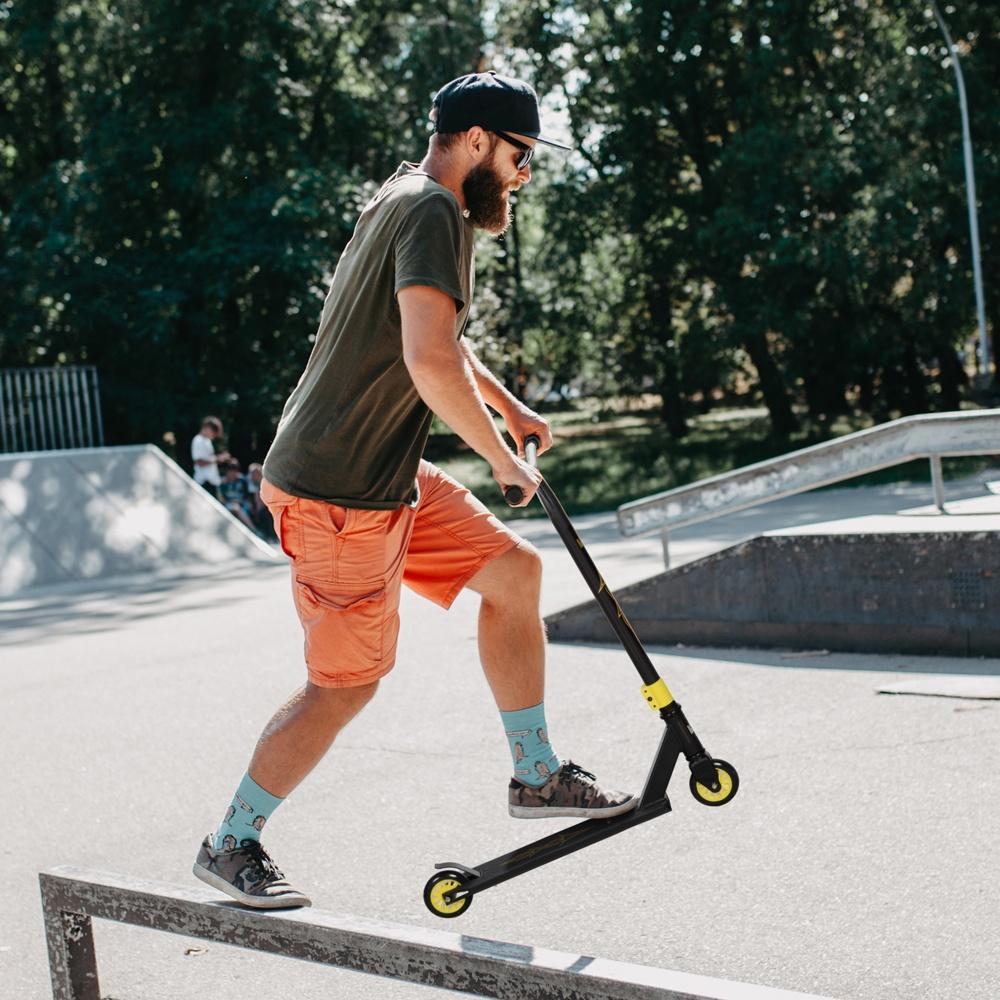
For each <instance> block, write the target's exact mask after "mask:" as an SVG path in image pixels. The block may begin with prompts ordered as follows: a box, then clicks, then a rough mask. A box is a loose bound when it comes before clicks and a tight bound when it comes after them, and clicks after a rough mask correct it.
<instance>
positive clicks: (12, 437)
mask: <svg viewBox="0 0 1000 1000" xmlns="http://www.w3.org/2000/svg"><path fill="white" fill-rule="evenodd" d="M103 444H104V424H103V421H102V420H101V396H100V389H99V387H98V381H97V369H96V368H94V366H93V365H65V366H58V367H55V368H7V369H4V370H2V371H0V452H19V451H55V450H57V449H62V448H100V447H101V446H102V445H103Z"/></svg>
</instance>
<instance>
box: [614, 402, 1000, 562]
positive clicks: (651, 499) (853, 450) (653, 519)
mask: <svg viewBox="0 0 1000 1000" xmlns="http://www.w3.org/2000/svg"><path fill="white" fill-rule="evenodd" d="M993 454H1000V409H995V410H965V411H960V412H959V411H953V412H948V413H926V414H919V415H917V416H912V417H903V418H901V419H900V420H892V421H889V422H888V423H885V424H879V425H877V426H875V427H869V428H868V429H867V430H863V431H856V432H855V433H853V434H845V435H844V436H843V437H839V438H834V439H833V440H832V441H824V442H823V443H822V444H817V445H813V446H812V447H810V448H802V449H800V450H799V451H793V452H789V453H788V454H787V455H781V456H779V457H778V458H770V459H767V460H766V461H763V462H757V463H755V464H754V465H747V466H744V467H743V468H742V469H734V470H733V471H732V472H725V473H723V474H722V475H719V476H712V477H711V478H710V479H702V480H700V481H699V482H697V483H691V484H690V485H688V486H679V487H677V488H676V489H672V490H666V491H665V492H663V493H655V494H653V495H652V496H648V497H643V498H642V499H641V500H633V501H632V502H630V503H626V504H622V505H621V506H620V507H619V508H618V528H619V530H620V531H621V533H622V534H623V535H626V536H632V535H643V534H647V533H648V532H651V531H660V532H661V533H662V535H663V558H664V562H665V563H666V566H667V568H669V567H670V550H669V537H668V532H670V531H673V530H675V529H677V528H680V527H683V526H684V525H688V524H696V523H697V522H699V521H707V520H710V519H711V518H714V517H720V516H722V515H723V514H732V513H735V512H736V511H738V510H745V509H746V508H748V507H756V506H758V505H760V504H762V503H768V502H770V501H772V500H780V499H781V498H782V497H787V496H792V495H793V494H795V493H803V492H805V491H806V490H813V489H817V488H818V487H820V486H829V485H831V484H832V483H838V482H841V481H843V480H845V479H852V478H853V477H855V476H861V475H864V474H865V473H868V472H876V471H878V470H879V469H886V468H889V467H890V466H893V465H901V464H902V463H903V462H910V461H913V460H914V459H919V458H926V459H928V460H929V461H930V466H931V483H932V486H933V491H934V504H935V506H936V507H937V508H938V510H939V511H940V512H941V513H942V514H944V513H946V511H945V507H944V477H943V474H942V471H941V459H942V457H945V456H960V455H993Z"/></svg>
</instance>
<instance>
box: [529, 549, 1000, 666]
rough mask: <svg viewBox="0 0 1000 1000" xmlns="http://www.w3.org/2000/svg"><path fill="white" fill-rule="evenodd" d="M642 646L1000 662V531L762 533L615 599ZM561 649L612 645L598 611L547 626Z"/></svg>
mask: <svg viewBox="0 0 1000 1000" xmlns="http://www.w3.org/2000/svg"><path fill="white" fill-rule="evenodd" d="M617 597H618V601H619V604H620V605H621V608H622V610H623V612H624V613H625V615H626V617H627V618H628V619H629V621H630V622H631V623H632V625H633V627H634V628H635V630H636V632H637V633H638V635H639V638H640V639H641V640H642V641H643V642H649V643H662V644H674V643H678V642H682V643H686V644H688V645H694V646H697V645H702V646H789V647H794V648H799V649H803V648H804V649H816V648H819V647H822V648H826V649H835V650H842V651H853V652H886V653H888V652H895V653H924V654H940V653H951V654H958V655H963V656H996V655H998V654H1000V533H998V532H995V531H954V532H945V531H935V532H929V531H914V532H902V531H895V532H891V533H875V532H873V533H868V532H855V533H847V532H845V533H829V534H818V533H815V534H814V533H793V532H791V531H788V532H781V533H774V534H768V535H760V536H758V537H756V538H752V539H750V540H749V541H747V542H742V543H740V544H738V545H734V546H731V547H730V548H728V549H725V550H723V551H722V552H718V553H715V554H713V555H710V556H706V557H705V558H703V559H699V560H696V561H695V562H691V563H687V564H686V565H684V566H681V567H679V568H678V569H675V570H669V571H667V572H665V573H660V574H658V575H656V576H653V577H650V578H649V579H648V580H643V581H641V582H640V583H637V584H633V585H632V586H631V587H626V588H623V589H622V590H620V591H619V592H618V594H617ZM546 625H547V626H548V633H549V637H550V638H551V639H552V640H554V641H562V642H580V641H583V642H588V641H590V642H611V641H614V636H613V633H612V631H611V628H610V626H609V625H608V623H607V621H606V620H605V618H604V616H603V614H602V613H601V611H600V609H599V607H598V605H597V602H596V601H593V600H591V601H588V602H587V603H585V604H580V605H577V606H576V607H573V608H569V609H567V610H566V611H561V612H559V613H557V614H555V615H550V616H549V617H547V618H546Z"/></svg>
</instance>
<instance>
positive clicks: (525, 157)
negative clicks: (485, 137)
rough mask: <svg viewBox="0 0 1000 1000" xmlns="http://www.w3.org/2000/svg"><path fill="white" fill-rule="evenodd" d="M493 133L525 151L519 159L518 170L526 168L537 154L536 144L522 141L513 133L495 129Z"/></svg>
mask: <svg viewBox="0 0 1000 1000" xmlns="http://www.w3.org/2000/svg"><path fill="white" fill-rule="evenodd" d="M493 134H494V135H498V136H500V138H501V139H503V140H504V142H509V143H510V144H511V145H512V146H514V147H516V148H517V149H520V150H522V151H523V152H522V153H521V155H520V156H519V157H518V159H517V164H516V166H517V169H518V170H524V168H525V167H526V166H527V165H528V164H529V163H531V157H532V156H534V155H535V148H534V146H529V145H528V144H527V143H526V142H521V140H520V139H515V138H514V137H513V136H512V135H508V134H507V133H506V132H497V131H496V130H494V132H493Z"/></svg>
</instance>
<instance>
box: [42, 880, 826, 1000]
mask: <svg viewBox="0 0 1000 1000" xmlns="http://www.w3.org/2000/svg"><path fill="white" fill-rule="evenodd" d="M38 878H39V883H40V886H41V893H42V911H43V914H44V918H45V936H46V942H47V944H48V951H49V969H50V972H51V974H52V996H53V998H54V1000H100V997H101V995H102V994H101V988H100V983H99V979H98V969H97V952H96V948H95V942H94V933H93V918H97V919H100V920H109V921H114V922H116V923H122V924H132V925H134V926H137V927H144V928H147V929H149V930H158V931H167V932H169V933H171V934H181V935H183V936H185V937H193V938H200V939H201V940H203V941H214V942H217V943H219V944H227V945H234V946H236V947H239V948H249V949H253V950H255V951H260V952H265V953H270V954H274V955H282V956H284V957H286V958H297V959H302V960H304V961H307V962H318V963H320V964H322V965H331V966H337V967H339V968H342V969H350V970H353V971H354V972H365V973H368V974H369V975H372V976H382V977H386V978H389V979H397V980H401V981H403V982H407V983H419V984H421V985H424V986H433V987H438V988H440V989H445V990H454V991H456V992H460V993H463V994H466V995H468V994H470V993H471V994H472V995H474V996H479V997H498V998H506V1000H511V998H517V1000H548V998H553V997H575V998H577V1000H823V998H822V997H816V996H812V995H811V994H809V995H807V994H805V993H794V992H791V991H788V990H781V989H772V988H770V987H766V986H753V985H750V984H748V983H738V982H732V981H727V980H723V979H713V978H710V977H708V976H699V975H693V974H690V973H684V972H673V971H670V970H667V969H656V968H651V967H650V966H645V965H632V964H630V963H627V962H615V961H609V960H607V959H602V958H593V957H591V956H589V955H571V954H565V953H563V952H558V951H548V950H546V949H544V948H536V947H534V946H525V945H517V944H511V943H509V942H506V941H491V940H489V939H488V938H478V937H472V936H470V935H467V934H456V933H454V932H452V931H438V930H426V929H424V928H422V927H408V926H405V925H401V924H390V923H387V922H385V921H383V920H378V921H376V920H364V919H362V918H360V917H349V916H342V915H339V914H332V913H323V912H320V911H317V910H253V909H249V908H244V907H240V906H234V905H233V904H232V903H231V902H230V901H229V900H224V899H222V898H220V894H219V893H218V892H214V891H212V890H209V889H206V888H204V887H200V886H199V887H195V886H186V887H184V888H177V887H175V886H172V885H165V884H163V883H160V882H152V881H149V880H146V879H132V878H127V877H123V876H121V875H112V874H108V873H106V872H95V871H90V870H88V869H85V868H56V869H54V870H52V871H49V872H42V873H41V874H40V875H39V877H38ZM351 992H356V995H365V996H369V995H372V994H373V993H375V992H379V993H380V992H382V991H380V990H377V988H376V989H374V990H372V991H369V990H365V989H363V988H360V987H359V988H358V990H357V991H351Z"/></svg>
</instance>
